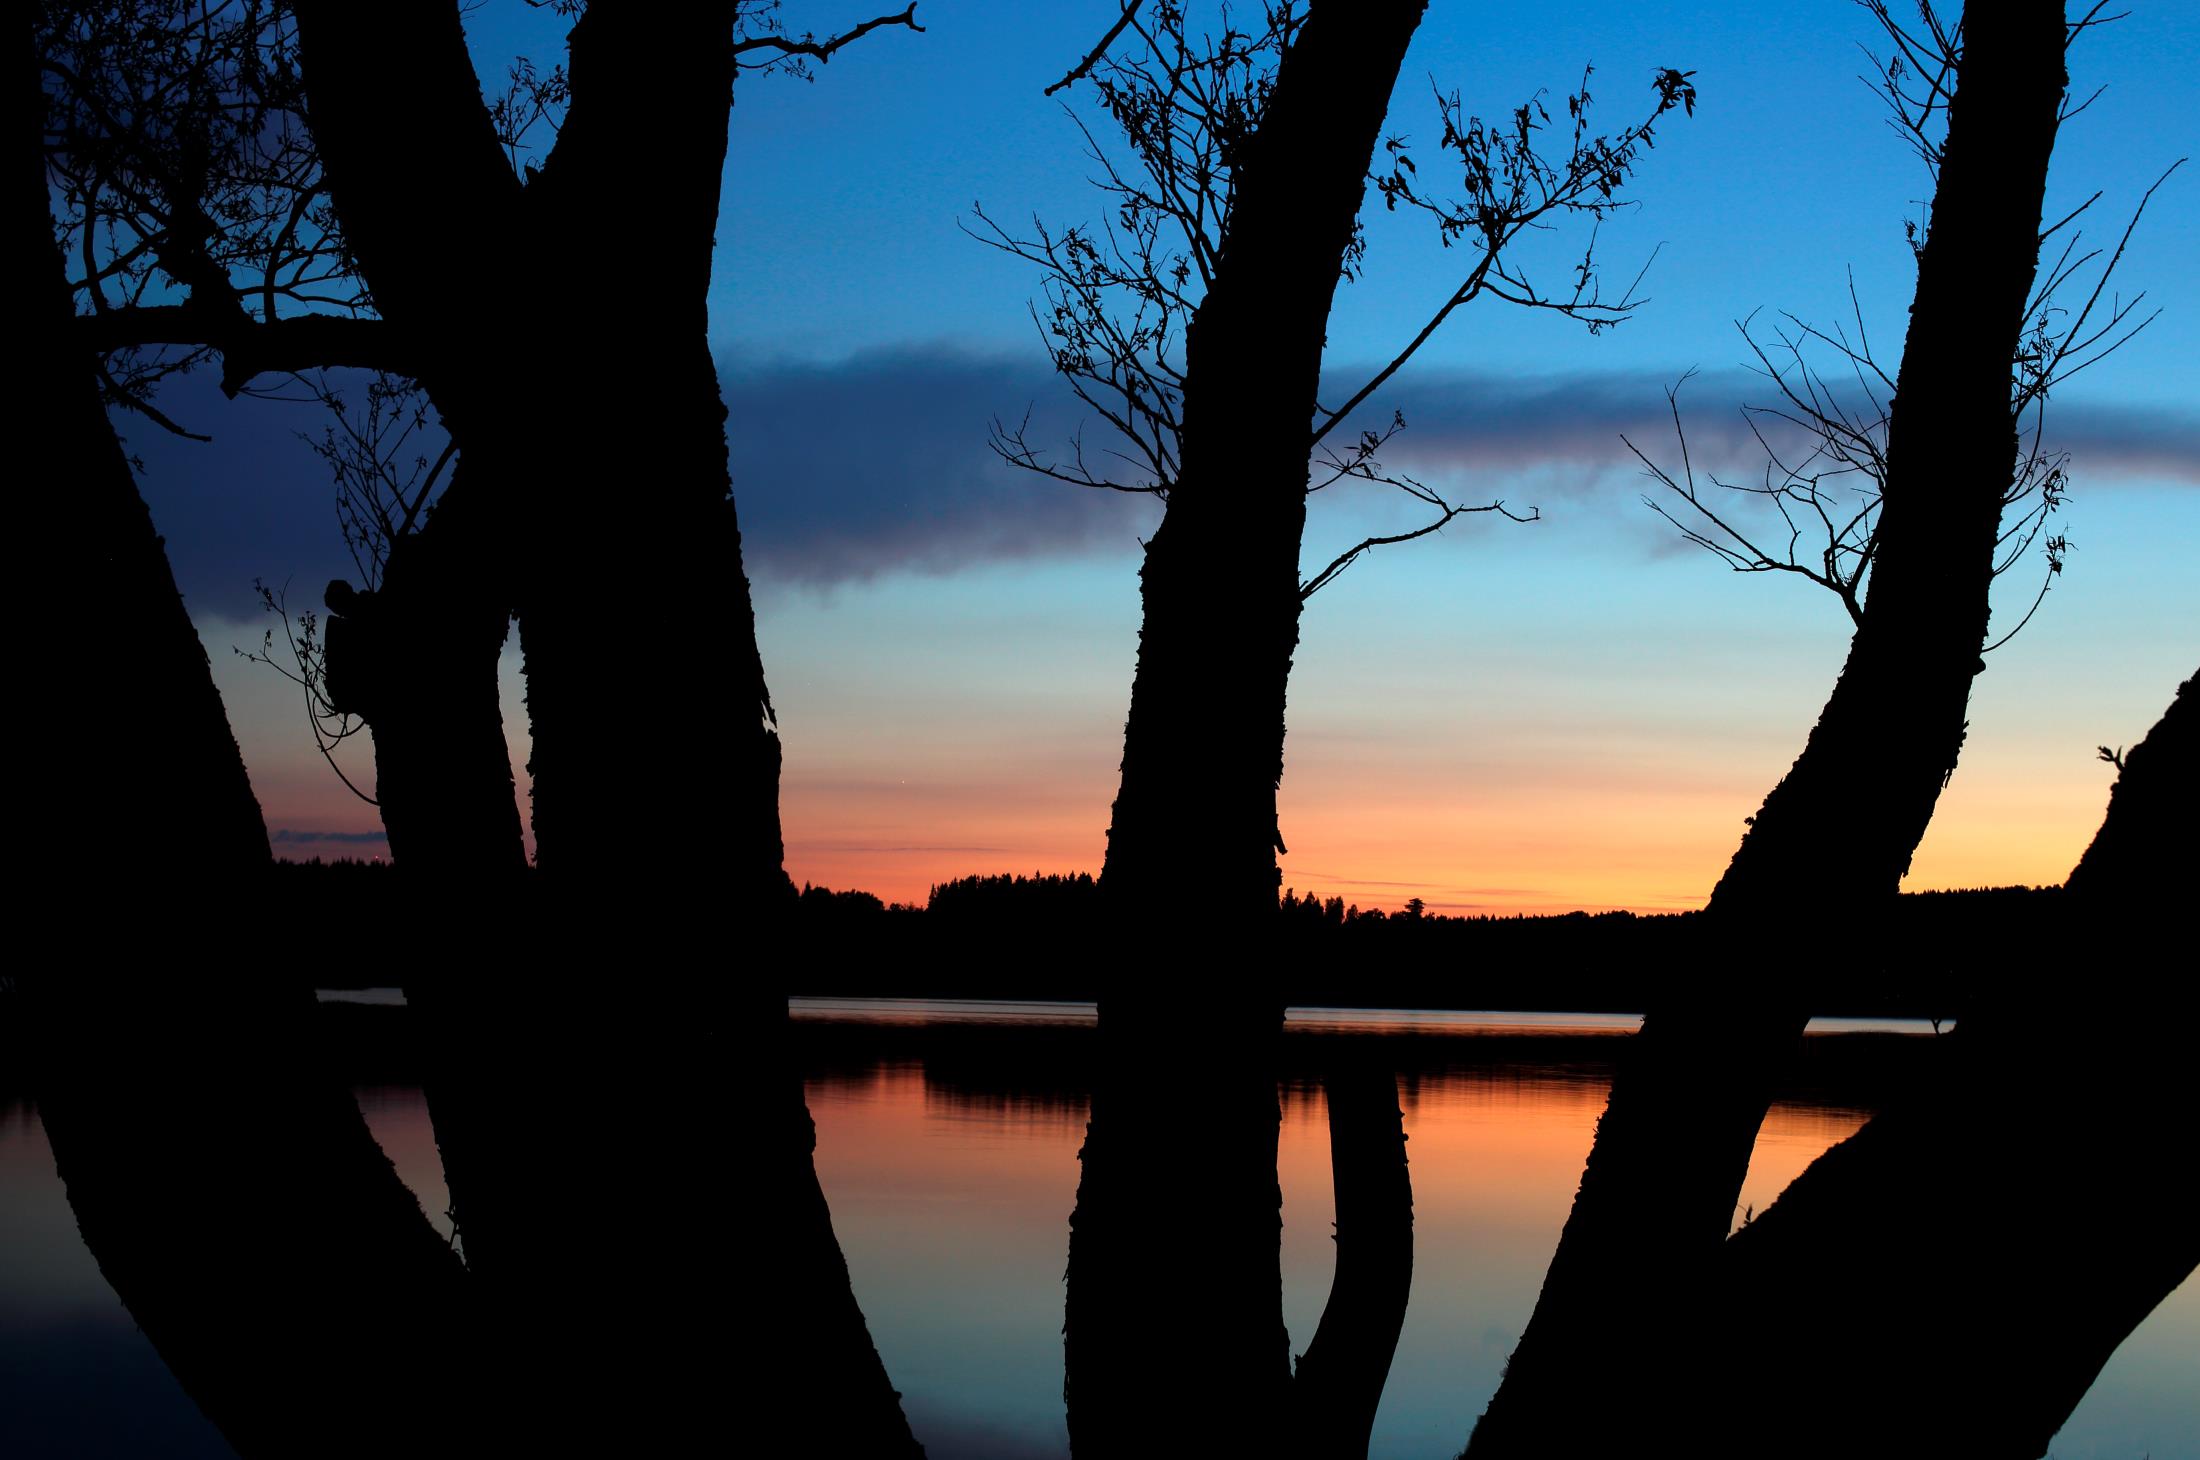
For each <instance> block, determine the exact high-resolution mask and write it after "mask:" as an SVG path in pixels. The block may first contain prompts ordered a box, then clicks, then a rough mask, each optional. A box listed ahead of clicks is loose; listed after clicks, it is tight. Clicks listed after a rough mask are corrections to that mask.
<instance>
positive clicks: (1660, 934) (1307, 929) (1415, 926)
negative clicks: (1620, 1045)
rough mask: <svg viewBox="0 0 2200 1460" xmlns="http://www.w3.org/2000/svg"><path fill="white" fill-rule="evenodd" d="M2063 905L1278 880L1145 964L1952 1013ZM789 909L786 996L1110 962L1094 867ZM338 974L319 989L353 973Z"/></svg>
mask: <svg viewBox="0 0 2200 1460" xmlns="http://www.w3.org/2000/svg"><path fill="white" fill-rule="evenodd" d="M289 865H290V867H291V868H292V872H293V875H295V876H296V877H297V880H298V881H300V882H301V883H307V884H313V885H316V886H317V888H318V890H319V892H320V893H321V894H324V895H325V896H326V898H327V900H328V901H332V902H335V903H337V904H346V903H348V901H349V899H350V895H351V894H352V893H354V892H363V891H366V890H368V889H374V890H375V891H376V892H377V893H379V892H380V890H381V889H382V888H384V887H387V886H388V885H389V884H386V883H384V882H382V880H381V879H382V876H383V874H384V873H385V872H386V871H387V869H388V864H387V863H368V862H359V861H353V860H349V859H346V860H339V861H334V862H308V863H294V864H289ZM314 901H315V904H316V905H320V897H318V896H316V897H315V898H314ZM377 902H378V905H379V902H380V899H379V896H378V898H377ZM2060 906H2061V893H2060V889H2057V888H2030V887H1995V888H1978V889H1973V890H1968V891H1957V892H1921V893H1911V894H1907V895H1905V896H1903V897H1902V898H1900V899H1899V900H1898V901H1897V903H1896V905H1895V907H1894V908H1893V910H1892V912H1891V913H1890V914H1889V916H1888V917H1887V919H1886V920H1885V921H1883V922H1882V923H1881V925H1880V926H1879V927H1878V928H1876V929H1872V930H1865V929H1861V928H1858V927H1856V926H1854V925H1853V924H1850V923H1846V922H1840V921H1838V920H1835V921H1820V920H1816V919H1818V918H1822V917H1823V916H1824V915H1823V914H1814V915H1813V917H1812V918H1798V919H1797V920H1796V921H1795V922H1794V923H1793V925H1792V926H1791V927H1789V928H1788V929H1787V930H1786V931H1785V932H1783V933H1782V934H1780V935H1778V936H1776V937H1772V936H1768V937H1767V938H1766V939H1764V940H1761V941H1751V942H1745V943H1736V942H1732V941H1729V942H1727V943H1724V944H1721V945H1718V946H1713V945H1712V943H1711V941H1710V934H1709V932H1708V930H1707V925H1706V924H1705V923H1704V922H1703V920H1702V918H1701V917H1700V915H1698V914H1696V913H1693V912H1683V913H1663V914H1647V915H1645V914H1637V913H1630V912H1599V913H1588V912H1571V913H1560V914H1552V915H1526V914H1515V915H1511V916H1489V915H1477V916H1467V917H1458V916H1451V915H1448V914H1443V913H1436V912H1431V911H1429V910H1428V909H1427V907H1426V906H1425V905H1424V904H1422V903H1421V902H1420V901H1419V900H1418V899H1416V900H1415V901H1412V902H1409V903H1407V905H1406V906H1405V907H1403V908H1401V909H1398V910H1396V911H1386V910H1385V909H1382V908H1363V907H1359V906H1357V905H1355V904H1351V903H1347V902H1345V901H1344V900H1343V899H1342V898H1339V897H1330V898H1321V897H1317V896H1316V895H1314V894H1312V893H1307V894H1304V895H1301V894H1299V893H1297V892H1296V891H1295V890H1288V891H1286V892H1285V893H1284V894H1283V895H1282V896H1281V897H1280V898H1279V899H1278V906H1277V922H1276V932H1277V935H1278V936H1277V937H1276V939H1275V940H1274V941H1273V942H1272V943H1271V944H1269V945H1268V946H1266V947H1263V948H1258V949H1250V948H1249V949H1246V950H1245V956H1244V957H1241V958H1234V959H1231V960H1229V966H1226V967H1225V966H1221V965H1220V964H1219V963H1218V964H1217V965H1216V966H1214V967H1211V968H1206V969H1201V968H1193V967H1180V966H1179V965H1180V963H1181V962H1182V959H1181V956H1180V950H1170V949H1157V950H1156V956H1155V962H1154V968H1153V973H1154V976H1155V977H1157V978H1179V977H1205V978H1220V979H1227V980H1229V981H1231V982H1234V983H1238V984H1241V985H1245V986H1248V987H1250V986H1253V985H1255V984H1262V985H1265V986H1266V987H1267V988H1269V989H1270V990H1273V991H1274V993H1275V995H1276V997H1279V998H1281V999H1283V1000H1284V1001H1285V1002H1287V1003H1290V1004H1295V1005H1302V1006H1303V1005H1334V1006H1339V1007H1361V1008H1453V1009H1458V1008H1474V1009H1551V1010H1576V1011H1584V1012H1586V1011H1598V1012H1612V1013H1634V1012H1640V1011H1641V1010H1643V1009H1644V1008H1646V1007H1647V1006H1648V1004H1649V1003H1650V1002H1651V1000H1652V998H1653V996H1654V995H1657V994H1660V993H1666V992H1671V991H1674V990H1676V989H1681V990H1696V991H1700V992H1701V993H1702V994H1703V995H1704V996H1706V997H1712V998H1717V997H1723V996H1728V995H1731V994H1735V993H1739V992H1741V991H1743V990H1753V991H1757V992H1762V991H1765V990H1780V991H1782V992H1785V993H1788V994H1790V995H1791V996H1793V997H1796V998H1798V999H1800V1000H1801V1001H1803V1002H1805V1003H1807V1004H1808V1005H1809V1007H1810V1008H1811V1009H1812V1011H1813V1012H1815V1013H1820V1014H1849V1015H1884V1016H1901V1017H1911V1018H1928V1019H1931V1018H1939V1019H1952V1018H1955V1017H1957V1016H1958V1015H1959V1014H1960V1013H1961V1011H1962V1010H1963V1008H1964V1007H1965V1006H1966V1004H1967V1003H1968V1002H1969V1001H1970V999H1971V997H1972V996H1973V995H1974V994H1975V993H1976V992H1977V991H1978V990H1980V989H1982V988H1987V987H2004V988H2005V987H2007V986H2008V985H2009V984H2010V983H2012V982H2033V981H2037V982H2039V983H2041V984H2043V985H2044V984H2046V982H2047V980H2049V979H2058V978H2060V977H2061V971H2060V970H2058V969H2057V968H2055V967H2054V966H2053V965H2052V962H2051V960H2050V958H2049V957H2048V956H2047V955H2046V954H2045V952H2044V950H2047V949H2051V948H2055V947H2061V946H2066V945H2065V944H2064V943H2063V942H2062V941H2061V937H2062V930H2061V929H2060V928H2059V924H2058V909H2059V908H2060ZM795 907H796V929H795V933H794V942H795V943H796V944H797V945H799V946H801V948H802V949H803V956H802V957H800V958H799V959H797V960H795V967H796V968H797V970H798V971H797V973H796V974H795V978H796V988H795V990H794V991H795V992H796V993H799V994H809V995H851V996H871V997H933V998H1001V999H1091V998H1095V997H1097V996H1098V991H1099V987H1100V982H1101V975H1102V974H1103V973H1105V972H1106V971H1107V967H1106V965H1105V964H1104V963H1103V962H1102V958H1103V954H1102V952H1101V949H1102V938H1101V934H1102V933H1103V932H1104V926H1103V924H1102V922H1101V893H1100V886H1099V883H1098V881H1097V879H1095V878H1094V877H1093V876H1092V875H1091V874H1090V873H1067V874H1054V873H1040V872H1034V873H1031V874H1029V875H1023V874H1013V873H1000V874H992V875H976V876H968V877H957V878H954V879H952V880H950V881H947V882H942V883H939V884H937V885H935V886H934V887H932V888H931V890H930V894H929V895H928V896H927V897H926V899H925V901H924V903H923V905H921V906H919V905H916V904H912V903H888V902H886V901H884V900H883V899H881V898H879V897H877V896H875V895H874V894H872V893H869V892H863V891H857V890H836V889H831V888H825V887H818V886H814V885H805V886H804V887H803V888H802V889H801V891H800V894H799V895H798V897H797V898H796V902H795ZM1203 908H1204V905H1203V903H1202V902H1201V899H1200V896H1199V893H1198V890H1197V889H1187V891H1186V893H1185V897H1184V904H1183V920H1182V924H1181V926H1182V927H1183V928H1184V929H1185V930H1186V931H1187V932H1194V931H1196V930H1197V929H1198V928H1199V927H1200V926H1201V925H1202V924H1203V923H1204V922H1205V912H1204V910H1203ZM1084 930H1089V932H1090V936H1080V932H1081V931H1084ZM729 956H730V955H729ZM373 961H374V960H372V959H371V958H369V959H363V960H362V961H361V966H360V967H359V969H358V972H359V973H360V974H362V975H364V974H370V973H371V972H372V966H373ZM1210 961H1212V960H1210ZM337 972H338V971H337V970H335V969H329V970H326V971H325V972H324V974H323V975H322V981H323V982H331V981H349V979H339V978H338V977H337ZM347 972H348V971H347ZM362 981H367V982H387V981H388V978H387V976H384V977H381V978H366V979H364V980H362Z"/></svg>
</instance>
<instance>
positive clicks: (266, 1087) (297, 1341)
mask: <svg viewBox="0 0 2200 1460" xmlns="http://www.w3.org/2000/svg"><path fill="white" fill-rule="evenodd" d="M25 984H26V992H27V993H28V995H29V1002H30V1004H31V1008H32V1017H35V1018H36V1019H37V1020H38V1021H39V1023H38V1027H39V1029H40V1032H41V1039H40V1046H39V1047H40V1051H41V1055H40V1060H41V1065H42V1069H41V1071H40V1073H39V1076H38V1081H37V1089H38V1092H39V1113H40V1116H41V1117H42V1119H43V1121H44V1123H45V1127H46V1132H47V1134H48V1136H49V1137H50V1138H51V1139H52V1142H53V1150H54V1159H55V1164H56V1165H57V1166H58V1167H59V1169H60V1175H61V1179H62V1180H63V1181H64V1182H65V1183H66V1184H67V1186H68V1194H69V1204H70V1206H71V1207H72V1208H73V1209H74V1210H75V1212H76V1217H77V1224H78V1226H79V1228H80V1229H81V1230H82V1232H83V1235H84V1242H85V1245H86V1246H87V1247H88V1248H90V1250H91V1253H92V1255H93V1257H94V1258H96V1259H97V1260H98V1262H99V1267H100V1271H101V1273H102V1274H104V1275H105V1277H106V1278H107V1281H108V1282H109V1283H111V1284H112V1285H113V1286H114V1289H115V1292H116V1293H117V1294H118V1295H119V1296H120V1297H121V1299H122V1301H123V1303H124V1304H125V1305H126V1306H127V1307H128V1308H129V1310H130V1315H131V1317H132V1318H134V1319H135V1320H136V1321H137V1324H138V1326H139V1327H140V1328H142V1329H143V1330H144V1331H145V1334H146V1336H147V1337H148V1338H150V1339H151V1340H152V1343H153V1346H154V1347H155V1348H156V1349H157V1350H159V1352H160V1355H161V1358H162V1359H163V1361H165V1362H166V1363H167V1365H168V1367H169V1369H170V1370H171V1371H172V1372H173V1373H174V1374H175V1376H176V1378H177V1379H178V1380H179V1381H180V1382H181V1383H182V1385H183V1387H184V1389H185V1391H186V1392H187V1393H189V1394H190V1395H191V1397H192V1399H193V1400H194V1401H196V1402H197V1404H198V1406H199V1408H200V1409H201V1410H203V1411H204V1412H205V1414H206V1416H207V1418H208V1419H210V1420H211V1421H213V1423H214V1424H215V1425H216V1426H217V1427H218V1428H219V1429H220V1430H221V1431H222V1433H223V1434H224V1435H225V1436H226V1437H227V1438H228V1440H229V1442H230V1443H231V1444H232V1445H234V1446H235V1447H236V1449H237V1452H238V1454H239V1455H241V1456H244V1457H245V1460H258V1457H291V1456H298V1455H326V1456H337V1457H344V1456H357V1457H361V1460H366V1457H379V1456H387V1455H395V1454H406V1453H412V1452H414V1451H417V1450H418V1449H420V1448H421V1447H422V1446H423V1445H427V1446H429V1447H431V1448H434V1449H438V1450H445V1449H447V1450H449V1451H452V1452H466V1451H483V1452H488V1451H495V1450H498V1449H502V1448H504V1447H505V1445H506V1444H507V1443H508V1442H510V1441H512V1440H514V1439H515V1438H522V1437H524V1431H522V1434H521V1435H520V1436H515V1435H514V1433H513V1428H512V1425H513V1422H514V1416H512V1414H511V1412H510V1411H509V1409H508V1408H507V1407H506V1406H505V1405H504V1404H503V1403H502V1402H501V1395H500V1394H499V1393H498V1392H497V1390H496V1388H495V1386H494V1384H493V1383H492V1382H489V1381H488V1380H487V1378H486V1376H485V1375H484V1373H483V1370H482V1368H481V1366H480V1365H479V1363H478V1362H477V1352H478V1350H477V1346H476V1345H475V1343H474V1342H473V1338H472V1332H473V1330H472V1323H471V1319H472V1309H471V1306H470V1304H469V1303H468V1301H467V1298H466V1295H465V1292H464V1290H463V1286H462V1284H463V1279H464V1273H463V1271H462V1270H461V1268H460V1266H459V1262H458V1259H457V1257H456V1256H455V1255H454V1254H453V1253H452V1251H451V1249H450V1247H449V1246H448V1245H447V1244H446V1243H445V1242H444V1241H443V1239H442V1237H441V1236H439V1235H438V1234H437V1233H436V1231H435V1229H434V1228H433V1227H431V1226H430V1225H429V1224H428V1222H427V1220H426V1218H425V1217H423V1216H422V1215H421V1211H420V1205H419V1203H418V1201H416V1200H415V1199H414V1197H413V1195H412V1193H411V1192H409V1191H407V1190H406V1189H405V1187H404V1186H403V1184H402V1183H400V1182H399V1181H398V1179H397V1175H396V1173H395V1171H393V1170H392V1169H391V1167H390V1163H389V1160H388V1159H387V1158H386V1157H385V1156H384V1155H383V1154H382V1152H381V1150H380V1148H379V1147H377V1146H376V1145H375V1142H374V1138H373V1137H372V1136H371V1135H370V1134H369V1133H368V1131H367V1128H366V1124H365V1122H364V1121H363V1120H361V1119H360V1116H359V1111H358V1107H357V1106H356V1105H354V1104H353V1103H352V1099H351V1096H350V1094H349V1092H347V1091H346V1090H345V1089H344V1088H343V1087H342V1086H341V1085H338V1084H336V1083H335V1082H333V1081H332V1080H330V1079H329V1078H328V1077H327V1076H326V1075H325V1074H324V1073H323V1072H322V1071H321V1070H320V1069H319V1068H318V1067H317V1064H316V1056H317V1052H318V1046H317V1041H316V1040H315V1037H314V1032H313V1028H312V1016H313V1012H314V1002H313V995H312V993H311V991H310V990H307V989H304V988H297V989H293V990H289V991H288V992H258V991H254V990H252V989H250V988H245V989H241V990H231V989H228V988H225V987H223V986H221V985H219V984H204V983H201V982H200V981H198V980H193V981H191V985H190V987H189V988H187V989H179V988H177V987H176V985H175V983H174V982H173V981H172V980H161V981H153V980H127V979H119V978H112V977H106V976H101V975H94V974H72V975H69V976H68V977H67V978H66V979H62V978H56V977H51V976H44V977H40V978H37V979H26V980H25Z"/></svg>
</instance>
